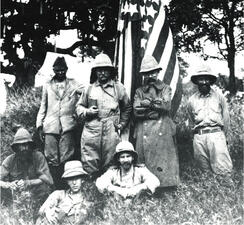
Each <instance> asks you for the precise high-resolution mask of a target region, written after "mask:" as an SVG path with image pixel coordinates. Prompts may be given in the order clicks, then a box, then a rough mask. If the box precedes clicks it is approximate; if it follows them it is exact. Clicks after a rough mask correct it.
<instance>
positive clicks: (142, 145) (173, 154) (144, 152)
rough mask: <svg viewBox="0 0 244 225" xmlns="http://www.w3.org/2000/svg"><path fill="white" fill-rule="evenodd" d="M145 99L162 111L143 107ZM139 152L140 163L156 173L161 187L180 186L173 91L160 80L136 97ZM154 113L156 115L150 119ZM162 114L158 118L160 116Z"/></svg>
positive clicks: (136, 94)
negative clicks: (172, 100) (171, 111)
mask: <svg viewBox="0 0 244 225" xmlns="http://www.w3.org/2000/svg"><path fill="white" fill-rule="evenodd" d="M145 99H153V100H158V101H160V103H158V104H157V107H158V110H157V111H154V110H151V109H146V108H143V106H142V104H141V103H142V102H143V101H144V100H145ZM133 109H134V115H135V119H136V126H135V133H134V137H135V138H136V151H137V152H138V156H139V163H145V164H146V166H147V168H148V169H149V170H150V171H152V173H153V174H155V175H156V176H157V177H158V178H159V180H160V185H161V186H174V185H178V183H179V162H178V155H177V151H176V146H175V144H174V141H173V136H174V135H175V133H176V128H175V124H174V122H173V121H172V119H171V118H170V116H169V112H170V109H171V88H170V86H168V85H166V84H164V83H163V82H162V81H160V80H158V81H157V82H156V83H155V84H154V85H151V86H148V85H145V86H143V87H140V88H138V89H137V90H136V93H135V97H134V104H133ZM150 113H151V114H152V113H154V115H156V116H155V117H154V118H151V117H150ZM157 115H158V116H157Z"/></svg>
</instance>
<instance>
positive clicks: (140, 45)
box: [115, 0, 182, 116]
mask: <svg viewBox="0 0 244 225" xmlns="http://www.w3.org/2000/svg"><path fill="white" fill-rule="evenodd" d="M144 55H152V56H154V58H155V59H156V60H157V61H158V63H159V65H160V66H161V67H162V70H161V71H160V74H159V79H160V80H163V81H164V82H165V83H166V84H169V85H170V86H171V89H172V115H173V116H174V115H175V113H176V110H177V109H178V107H179V104H180V101H181V91H182V88H181V80H180V76H179V65H178V60H177V57H176V51H175V49H174V45H173V36H172V32H171V30H170V27H169V22H168V20H167V18H166V15H165V8H164V4H163V0H121V2H120V11H119V17H118V37H117V40H116V48H115V66H117V67H118V71H119V73H118V76H119V80H120V81H121V82H122V83H123V84H124V86H125V88H126V90H127V92H128V94H129V95H130V97H131V99H133V97H134V93H135V90H136V88H137V87H139V86H141V83H142V80H141V77H140V76H139V75H138V74H139V70H140V64H141V60H142V58H143V56H144Z"/></svg>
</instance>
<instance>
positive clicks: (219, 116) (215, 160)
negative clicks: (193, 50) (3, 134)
mask: <svg viewBox="0 0 244 225" xmlns="http://www.w3.org/2000/svg"><path fill="white" fill-rule="evenodd" d="M216 79H217V78H216V76H215V75H213V74H212V73H211V71H210V68H208V67H207V66H204V65H202V66H201V67H200V68H199V69H198V70H197V72H196V73H195V74H194V75H192V76H191V81H192V82H193V83H194V84H196V85H197V87H198V91H197V92H196V93H195V94H193V95H192V96H191V97H190V99H189V102H188V112H189V117H190V121H191V122H192V124H193V126H194V127H193V130H194V139H193V148H194V157H195V159H196V161H197V163H198V165H199V167H200V168H201V169H202V170H203V171H213V172H214V173H216V174H225V173H228V172H231V170H232V161H231V158H230V155H229V152H228V148H227V142H226V137H225V133H227V132H228V130H229V126H230V117H229V111H228V107H227V103H226V100H225V98H224V96H223V95H222V94H220V93H218V92H216V91H214V90H213V89H212V88H211V85H212V84H214V83H215V81H216Z"/></svg>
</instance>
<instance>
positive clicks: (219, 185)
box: [0, 89, 244, 225]
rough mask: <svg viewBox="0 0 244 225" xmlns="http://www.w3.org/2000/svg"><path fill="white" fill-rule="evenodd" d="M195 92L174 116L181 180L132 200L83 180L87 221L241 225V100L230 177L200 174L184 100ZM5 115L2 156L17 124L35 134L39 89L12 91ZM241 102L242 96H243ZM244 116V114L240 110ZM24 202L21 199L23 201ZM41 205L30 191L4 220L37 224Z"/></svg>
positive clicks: (234, 115) (234, 106)
mask: <svg viewBox="0 0 244 225" xmlns="http://www.w3.org/2000/svg"><path fill="white" fill-rule="evenodd" d="M190 94H191V92H188V94H187V93H185V95H184V97H183V100H182V105H181V108H180V109H179V111H178V113H177V117H176V122H177V127H178V129H177V140H178V148H179V153H180V171H181V184H180V185H179V186H178V187H177V188H165V189H163V190H160V191H159V192H158V193H156V194H155V195H154V196H148V195H146V196H145V195H144V196H141V197H140V198H137V199H135V200H133V201H131V200H130V201H122V200H121V199H117V200H116V199H115V198H113V197H111V196H103V195H101V194H99V193H98V191H97V189H96V187H95V185H94V182H92V181H89V182H88V181H87V182H86V183H84V186H83V192H84V193H85V194H86V197H87V199H89V200H90V201H91V202H93V203H94V208H93V211H92V212H90V215H89V217H88V219H87V221H86V222H85V223H84V224H93V225H108V224H111V225H123V224H124V225H125V224H126V225H130V224H138V225H139V224H140V225H141V224H142V225H156V224H158V225H164V224H165V225H168V224H184V225H201V224H202V225H203V224H204V225H205V224H209V225H210V224H219V225H222V224H232V225H239V224H243V217H242V215H243V213H244V207H243V196H242V194H243V171H242V164H243V157H242V156H243V138H241V136H243V131H242V130H241V129H242V128H241V126H240V124H241V123H242V122H243V118H242V117H241V113H240V112H241V111H240V110H241V103H240V98H239V97H236V98H231V99H230V100H229V103H230V105H231V108H230V110H231V112H230V113H231V123H232V129H233V134H232V135H231V144H230V152H231V157H232V159H233V162H234V171H233V174H232V175H231V176H226V177H225V176H223V177H222V176H217V175H213V174H202V173H201V172H200V171H199V170H198V169H196V166H195V165H194V161H193V160H192V146H191V140H190V136H191V135H190V132H189V130H188V129H187V127H185V126H184V121H185V120H186V118H187V117H186V112H185V110H186V108H185V103H186V100H187V98H188V95H190ZM8 101H9V104H8V108H7V112H6V116H5V117H3V118H2V123H3V125H4V126H2V128H4V129H2V143H3V145H2V147H3V148H2V153H1V155H2V159H1V160H3V159H4V158H5V157H6V156H7V155H9V154H10V153H11V151H10V147H9V145H10V144H11V142H12V140H13V135H14V133H15V129H13V128H14V127H17V126H16V125H15V124H19V125H22V126H25V127H26V128H27V129H28V130H29V131H30V132H31V133H32V134H33V133H35V132H34V131H35V128H34V127H35V118H36V114H37V110H38V108H39V104H40V90H37V91H36V90H34V89H24V90H22V91H21V90H17V91H13V92H11V93H10V96H9V99H8ZM241 101H243V98H242V100H241ZM242 115H243V114H242ZM20 202H21V203H20ZM36 211H37V206H36V205H33V202H30V199H29V198H28V196H27V195H22V197H20V198H16V199H15V204H14V205H13V206H9V207H6V206H2V208H1V215H0V219H1V224H13V225H15V224H21V225H22V224H23V225H24V224H25V225H29V224H33V220H34V218H35V215H33V212H36Z"/></svg>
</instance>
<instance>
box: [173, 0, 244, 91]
mask: <svg viewBox="0 0 244 225" xmlns="http://www.w3.org/2000/svg"><path fill="white" fill-rule="evenodd" d="M243 10H244V4H243V1H242V0H232V1H226V0H217V1H216V0H196V1H195V0H194V1H193V0H187V1H180V0H172V1H171V2H170V6H169V17H170V22H171V24H172V28H173V31H174V33H175V35H176V43H177V46H178V49H181V50H182V51H187V52H200V51H202V52H203V48H202V47H203V46H202V45H203V44H204V43H203V42H202V41H201V40H204V41H210V42H212V43H214V44H216V45H217V46H218V50H219V51H218V55H211V56H209V55H206V54H204V52H203V56H204V58H205V59H207V58H208V57H215V58H216V57H218V58H219V59H224V60H226V61H227V62H228V67H229V72H230V80H229V81H230V83H229V90H230V92H231V93H232V94H233V93H235V92H236V87H235V54H236V53H237V52H238V51H242V50H244V45H243V40H244V33H243V25H244V19H243Z"/></svg>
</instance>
